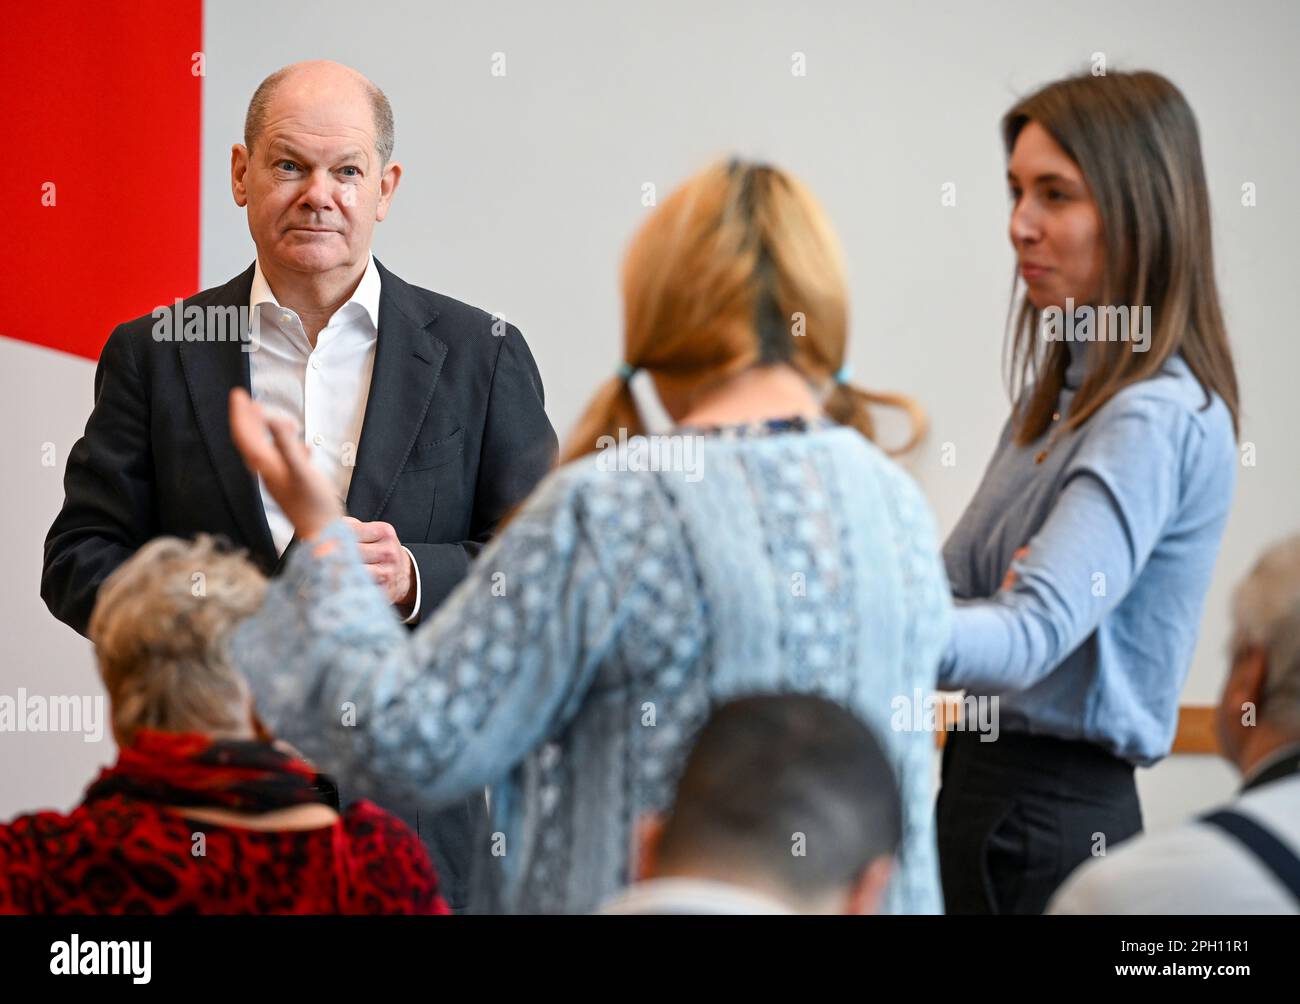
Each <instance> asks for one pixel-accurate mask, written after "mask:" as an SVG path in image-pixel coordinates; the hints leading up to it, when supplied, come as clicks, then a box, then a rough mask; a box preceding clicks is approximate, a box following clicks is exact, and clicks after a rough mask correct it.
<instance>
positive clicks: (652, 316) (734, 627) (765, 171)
mask: <svg viewBox="0 0 1300 1004" xmlns="http://www.w3.org/2000/svg"><path fill="white" fill-rule="evenodd" d="M623 291H624V304H625V326H624V356H623V358H624V362H623V364H622V365H621V366H620V367H619V371H618V374H617V375H616V376H615V377H614V378H612V379H611V380H610V381H608V382H607V383H606V385H605V386H603V387H602V388H601V389H600V391H599V392H598V393H597V394H596V396H595V399H594V400H593V401H592V403H591V405H590V407H589V408H588V409H587V412H586V414H585V415H584V416H583V418H582V419H581V421H580V422H579V423H578V429H577V431H576V432H575V434H574V436H573V439H572V441H571V442H570V443H569V445H568V448H567V450H566V452H565V454H564V458H565V460H566V461H568V462H567V463H566V464H565V465H564V466H562V467H561V468H560V469H559V470H557V471H555V472H553V473H552V474H551V475H550V476H549V477H548V478H547V479H546V480H545V481H544V482H543V483H542V484H541V485H540V486H539V487H538V489H537V491H536V492H535V493H534V495H533V496H532V497H531V498H530V499H529V500H528V502H527V503H526V504H525V505H524V506H523V508H522V509H521V510H520V511H519V512H518V513H517V514H516V515H515V517H514V519H513V520H511V521H510V523H509V525H508V526H507V527H506V529H505V530H504V532H502V533H501V535H500V536H499V537H497V538H496V539H495V540H494V542H493V543H492V544H491V545H489V546H488V547H487V548H486V549H485V550H484V551H483V553H482V554H481V555H480V556H479V557H478V559H477V560H476V561H475V562H474V564H473V566H472V567H471V569H470V573H469V576H468V578H467V579H466V580H465V582H464V583H463V584H462V585H461V586H460V588H458V589H457V590H456V591H455V592H454V593H453V594H452V595H451V597H450V598H449V599H448V600H447V602H446V604H445V605H444V606H443V607H442V608H441V609H440V610H439V612H438V613H437V615H436V616H434V617H433V618H432V619H431V620H429V621H427V622H426V623H425V624H423V625H422V626H421V627H420V628H419V630H417V631H415V632H414V633H413V634H411V635H409V636H408V634H407V633H406V632H405V631H404V630H403V629H402V628H401V626H400V625H399V624H398V622H397V619H396V618H395V617H394V615H393V613H392V611H391V609H390V608H389V606H388V605H387V604H386V603H384V601H383V597H382V594H381V593H380V592H379V591H378V590H377V589H375V587H374V585H373V584H372V583H371V582H370V579H369V577H368V575H367V573H366V571H365V569H364V567H363V566H362V564H361V562H360V561H359V559H358V556H357V550H356V545H355V542H354V540H353V537H352V535H351V534H350V533H349V532H348V529H347V527H346V525H345V524H344V523H343V522H342V520H341V518H340V517H341V516H342V511H341V510H340V508H339V504H338V502H337V499H335V498H334V496H333V494H332V493H331V492H330V491H329V489H328V486H327V485H324V484H323V483H322V482H321V479H320V478H319V476H317V475H316V474H315V473H314V468H313V467H312V465H311V464H310V463H309V462H308V460H307V457H306V452H305V449H304V447H303V444H302V441H301V438H299V437H298V436H297V435H296V433H295V430H294V429H293V428H292V424H291V423H289V424H286V423H285V422H282V421H279V420H277V419H271V420H270V421H269V422H268V420H267V419H266V418H265V417H264V416H263V415H262V414H261V413H260V412H259V410H258V409H257V407H256V406H255V405H254V404H253V403H252V402H250V401H249V400H248V399H247V398H246V397H242V396H240V395H239V394H236V395H235V396H234V399H233V400H232V426H233V433H234V436H235V440H236V442H237V443H238V444H239V446H240V449H241V450H242V451H243V453H244V456H245V458H246V460H247V461H248V463H249V465H250V466H251V467H252V468H253V469H254V470H256V471H257V472H258V473H259V474H260V475H261V476H262V477H263V478H264V479H265V483H266V485H267V487H268V489H269V490H270V491H271V492H272V494H274V495H275V497H276V499H277V500H278V501H279V502H280V504H281V506H282V507H283V509H284V511H285V512H286V513H287V514H289V515H290V517H291V519H292V520H293V522H294V525H295V528H296V530H297V533H298V538H299V540H300V541H302V542H303V543H304V545H305V546H302V547H299V548H298V549H297V550H296V551H295V552H294V554H293V556H292V557H291V558H290V559H289V562H288V564H287V567H286V569H285V570H284V573H283V574H282V575H281V576H280V577H279V578H277V579H276V580H275V581H274V582H273V583H272V584H271V586H270V587H269V590H268V596H267V601H266V603H265V605H264V606H263V608H262V610H261V611H260V612H259V613H258V614H257V615H256V616H255V617H254V618H253V620H252V621H251V622H250V623H248V624H246V625H245V626H244V627H242V628H241V630H240V631H239V633H238V635H237V636H236V638H235V640H234V649H235V652H236V653H237V660H238V662H239V664H240V665H241V666H242V667H243V669H244V670H245V672H246V673H247V674H248V676H249V677H250V679H251V681H252V685H253V689H254V692H255V694H256V696H257V699H258V706H259V708H260V710H261V712H262V714H263V715H264V716H265V717H266V718H267V719H268V720H270V721H273V722H275V723H276V724H277V725H278V727H279V728H280V729H281V730H282V732H283V733H284V734H285V735H286V738H289V739H290V740H291V741H293V742H295V743H297V744H298V745H299V746H300V747H301V748H302V749H303V750H304V752H306V753H307V754H308V755H310V756H314V757H315V758H317V759H318V761H319V762H320V763H321V764H322V766H324V767H327V768H329V769H331V770H332V771H334V772H335V773H336V774H337V775H338V776H339V777H340V783H341V785H342V786H344V787H353V788H357V789H360V790H361V791H367V792H371V793H374V795H375V797H377V798H378V799H379V800H380V801H381V802H382V801H383V794H382V793H383V792H386V791H404V792H411V791H419V792H420V794H421V795H422V797H423V798H424V799H426V800H429V799H432V800H434V801H440V800H443V799H452V798H456V797H459V796H463V795H465V794H467V793H469V792H472V791H474V790H476V789H477V788H480V787H482V786H483V785H491V786H492V788H491V791H492V797H491V813H492V832H491V833H485V834H483V836H482V842H481V844H480V854H481V863H482V864H484V865H485V866H486V867H484V868H483V869H481V870H480V873H479V877H480V878H482V879H485V880H486V886H483V887H480V889H481V892H480V893H479V894H477V895H476V896H475V898H474V901H473V908H474V909H476V910H506V911H528V912H575V911H577V912H582V911H589V910H592V909H594V908H596V907H597V906H598V905H599V903H600V902H601V901H602V900H603V899H604V898H605V897H606V896H608V895H610V894H611V893H613V892H615V891H616V890H617V889H618V888H619V887H620V886H621V885H622V884H624V883H625V882H627V881H628V879H629V862H630V860H631V854H632V842H633V841H632V837H633V833H634V826H635V824H636V822H637V820H638V818H639V817H640V815H641V814H642V813H649V812H658V811H662V810H664V809H666V808H667V807H668V806H669V804H670V802H671V798H672V793H673V782H674V779H675V775H676V773H677V770H678V768H679V766H680V764H681V763H682V761H683V760H684V757H685V753H686V752H687V750H688V749H689V745H690V741H691V739H692V737H693V736H694V734H695V732H696V731H697V730H698V729H699V727H700V726H701V725H702V724H703V722H704V721H705V719H706V717H707V716H708V714H709V711H710V709H711V708H712V707H713V706H714V705H715V704H717V703H719V702H720V701H723V700H726V699H729V698H732V697H735V696H739V695H742V694H745V693H753V692H764V691H766V692H771V691H794V692H810V693H820V694H822V695H825V696H828V697H830V698H832V699H834V700H837V701H839V702H840V703H842V704H843V705H845V706H846V707H848V708H850V709H851V710H853V711H855V712H857V713H858V714H859V715H860V716H861V717H862V718H863V719H864V720H865V721H866V722H867V723H868V724H869V725H872V726H874V727H875V729H876V731H877V733H878V734H879V735H880V737H881V741H882V744H883V745H884V747H885V749H886V750H887V752H888V753H889V755H890V758H891V762H892V763H893V765H894V768H895V770H896V771H897V773H898V777H899V786H900V790H901V792H902V797H903V820H904V837H903V842H902V845H901V850H900V854H899V860H898V862H897V866H896V868H895V869H894V874H893V877H892V879H891V880H890V882H889V888H888V892H887V895H886V901H885V905H886V909H891V910H894V911H900V912H931V911H936V910H938V909H939V907H940V900H939V887H938V874H937V865H936V860H935V857H934V846H933V803H932V800H931V794H932V788H931V779H930V775H931V771H932V759H933V745H932V736H931V735H930V734H929V733H928V732H925V731H920V730H906V729H893V728H891V727H890V723H891V716H892V715H893V714H895V713H896V712H897V710H898V709H897V701H898V699H899V698H902V699H904V700H911V699H912V697H913V695H914V694H918V693H928V692H929V690H930V689H931V688H932V687H933V683H934V673H935V667H936V665H937V663H938V659H939V655H940V653H941V651H942V649H943V646H944V643H945V642H946V640H947V633H948V623H949V616H950V613H951V610H950V600H949V597H948V592H947V585H946V582H945V580H944V576H943V568H942V563H941V560H940V558H939V554H938V546H937V540H936V538H935V534H934V524H933V520H932V517H931V514H930V511H929V507H928V506H927V505H926V503H925V500H924V498H923V497H922V495H921V494H920V492H919V491H918V489H917V488H916V486H915V484H914V483H913V482H912V481H911V479H910V478H908V477H907V476H906V475H905V474H904V473H903V472H902V470H901V469H900V468H898V467H897V466H896V465H895V464H894V463H893V462H892V461H890V460H889V459H888V457H887V456H886V455H885V453H884V452H883V451H882V450H880V449H879V448H877V447H876V446H875V445H873V444H872V442H871V441H870V439H869V438H868V437H869V436H870V434H871V423H870V416H869V413H868V407H869V405H870V403H871V402H872V400H873V399H874V398H873V396H872V395H869V394H867V393H865V392H864V391H861V390H859V389H856V388H854V387H853V386H852V385H851V384H850V383H849V382H848V379H847V371H846V366H845V353H846V349H847V326H848V324H847V307H846V297H845V282H844V274H843V268H842V265H841V262H840V255H839V251H838V248H837V245H836V242H835V239H834V236H833V234H832V233H831V230H830V227H829V225H828V224H827V222H826V220H825V218H824V217H823V215H822V212H821V210H820V208H819V207H818V206H817V204H816V202H815V201H814V200H813V198H812V196H811V195H810V194H809V193H808V192H807V191H806V190H805V189H804V188H803V186H802V185H800V184H799V183H798V182H797V181H795V179H793V178H792V177H790V176H789V175H788V174H785V173H783V172H781V171H778V170H776V169H774V168H771V167H766V166H761V165H751V164H742V163H736V162H733V163H731V164H718V165H716V166H713V167H710V168H708V169H706V170H704V171H702V172H700V173H699V174H697V175H695V176H694V177H692V178H691V179H690V180H689V181H687V182H686V183H685V184H684V185H683V186H682V187H681V188H679V189H678V190H677V191H675V192H674V193H673V194H672V196H671V197H670V198H668V199H667V200H666V201H665V202H664V203H663V205H661V206H660V207H659V208H658V209H657V210H656V211H655V212H654V213H653V214H652V215H651V216H650V218H649V219H648V220H647V221H646V223H645V224H644V226H643V227H642V229H641V230H640V232H639V233H638V234H637V236H636V239H635V240H634V242H633V244H632V246H631V249H630V250H629V252H628V254H627V258H626V263H625V267H624V271H623ZM637 369H644V370H646V371H647V372H648V373H649V375H650V377H651V378H652V379H653V381H654V383H655V386H656V387H657V389H658V392H659V396H660V399H661V401H662V403H663V404H664V407H665V408H666V410H667V411H668V412H669V414H670V415H671V416H672V418H673V419H674V421H675V423H676V428H675V429H674V431H673V434H672V435H671V436H669V437H664V438H653V437H652V438H647V437H641V436H637V435H636V433H638V432H640V431H641V428H642V426H641V419H640V416H639V414H638V413H637V410H636V408H635V405H634V402H633V398H632V394H631V391H630V389H629V387H628V380H629V379H630V377H631V375H632V373H633V372H634V371H635V370H637ZM887 400H889V401H894V402H897V403H900V404H902V403H905V399H902V398H888V399H887ZM910 410H912V411H913V412H914V413H915V412H916V410H915V408H914V407H912V408H911V409H910ZM268 425H269V430H270V432H271V434H272V437H273V442H269V441H268V440H267V438H266V436H267V431H268ZM629 436H630V437H631V438H628V437H629ZM347 706H351V707H352V708H353V709H354V715H353V717H352V719H351V720H350V721H343V722H341V721H340V708H341V707H342V708H346V707H347ZM345 717H346V715H345ZM791 840H792V841H795V844H791V845H783V846H782V847H781V848H779V849H778V848H772V847H767V848H756V849H755V850H756V851H762V852H763V853H777V854H778V855H779V856H785V857H789V858H790V860H791V861H792V865H791V867H790V868H789V869H787V873H788V877H789V881H790V885H791V887H790V889H788V890H783V892H784V893H785V895H787V896H788V897H790V898H792V899H794V900H795V901H799V900H800V899H801V897H802V898H803V900H804V901H807V902H809V903H812V902H816V901H817V900H816V898H815V897H817V896H821V897H822V898H824V897H825V893H826V891H827V890H828V889H833V888H841V889H843V888H849V889H852V890H853V892H851V893H850V894H849V899H850V901H849V902H846V903H843V904H840V905H841V906H842V907H843V908H845V909H850V910H852V909H855V908H857V907H858V906H860V904H861V903H866V902H869V901H870V899H871V898H872V893H871V891H870V887H872V886H873V884H877V883H878V881H879V874H878V873H875V870H873V869H870V868H868V867H867V865H868V862H865V861H852V862H846V861H844V860H842V857H843V856H842V855H839V854H837V853H836V851H837V849H836V848H833V847H829V846H826V847H810V846H809V847H798V846H797V836H796V835H794V834H792V835H791ZM800 851H802V852H803V853H800ZM791 855H793V856H792V857H790V856H791ZM877 887H878V886H877Z"/></svg>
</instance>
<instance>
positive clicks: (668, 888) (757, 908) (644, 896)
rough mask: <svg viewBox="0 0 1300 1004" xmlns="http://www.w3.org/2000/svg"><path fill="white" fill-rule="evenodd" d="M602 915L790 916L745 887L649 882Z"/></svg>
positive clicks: (681, 881) (631, 889)
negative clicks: (710, 914) (698, 914)
mask: <svg viewBox="0 0 1300 1004" xmlns="http://www.w3.org/2000/svg"><path fill="white" fill-rule="evenodd" d="M601 913H620V914H650V913H712V914H755V915H757V914H790V913H793V911H792V910H791V909H790V908H789V907H788V906H786V905H785V904H784V903H781V902H780V901H778V900H776V899H773V898H772V897H770V896H766V895H764V894H762V893H760V892H756V891H754V890H752V889H747V888H745V887H744V886H739V885H734V884H732V883H730V882H715V881H713V880H711V879H695V878H661V879H647V880H646V881H645V882H638V883H637V884H636V885H633V886H630V887H628V888H627V889H626V890H624V891H623V892H622V893H620V894H619V895H617V896H616V897H614V898H613V899H611V900H610V901H609V902H608V903H606V904H605V906H604V907H603V908H602V909H601Z"/></svg>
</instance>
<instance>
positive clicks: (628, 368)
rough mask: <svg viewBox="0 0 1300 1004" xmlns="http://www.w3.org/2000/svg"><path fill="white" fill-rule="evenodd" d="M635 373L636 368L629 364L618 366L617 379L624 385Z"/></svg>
mask: <svg viewBox="0 0 1300 1004" xmlns="http://www.w3.org/2000/svg"><path fill="white" fill-rule="evenodd" d="M635 372H636V367H635V366H633V365H632V364H631V363H619V364H618V378H619V379H620V380H622V381H623V382H624V383H626V382H627V381H629V380H631V379H632V374H633V373H635Z"/></svg>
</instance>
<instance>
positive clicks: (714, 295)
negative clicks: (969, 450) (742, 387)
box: [560, 160, 926, 463]
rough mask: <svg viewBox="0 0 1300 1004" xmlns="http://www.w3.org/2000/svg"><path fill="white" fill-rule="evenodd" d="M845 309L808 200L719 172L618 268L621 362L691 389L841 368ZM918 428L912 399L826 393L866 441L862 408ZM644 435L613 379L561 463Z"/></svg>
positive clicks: (682, 196) (833, 244) (663, 211)
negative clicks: (744, 377)
mask: <svg viewBox="0 0 1300 1004" xmlns="http://www.w3.org/2000/svg"><path fill="white" fill-rule="evenodd" d="M847 301H848V298H847V295H846V291H845V280H844V266H843V262H842V259H841V255H840V250H839V244H838V242H837V241H836V239H835V234H834V233H833V231H832V230H831V227H830V224H829V222H828V221H827V219H826V217H825V215H824V214H823V212H822V210H821V208H820V207H819V206H818V205H817V202H816V200H814V199H813V197H812V195H811V194H810V193H809V192H808V190H807V189H805V188H804V187H803V185H801V184H800V183H799V182H798V181H796V180H795V179H794V178H793V177H791V176H790V175H788V174H786V173H784V172H783V171H779V170H777V169H776V168H774V167H769V166H767V165H761V164H745V163H741V162H739V161H734V160H733V161H731V162H730V163H717V164H714V165H712V166H711V167H708V168H706V169H705V170H703V171H700V172H699V173H698V174H696V175H694V176H693V177H692V178H690V179H689V180H687V181H686V182H685V183H684V184H683V185H681V186H680V187H679V188H677V189H676V190H675V191H674V192H673V193H672V194H671V195H669V196H668V198H667V199H665V200H664V202H663V204H662V205H660V206H659V207H658V208H657V209H656V210H655V211H654V212H653V213H652V214H651V215H650V218H649V219H647V220H646V221H645V223H644V224H643V225H642V227H641V229H640V230H639V231H638V232H637V234H636V236H635V237H634V239H633V241H632V244H631V246H630V247H629V249H628V252H627V255H626V257H625V258H624V261H623V312H624V313H623V339H624V354H623V359H624V362H625V363H627V364H628V365H631V366H633V367H636V368H640V369H646V370H650V371H651V372H658V373H663V374H665V375H670V376H678V377H686V378H688V379H689V380H690V381H691V382H692V383H694V384H697V385H698V386H700V387H707V386H709V385H712V384H715V383H718V382H721V381H722V380H725V379H726V378H727V377H730V376H733V375H735V374H737V373H739V372H740V371H742V370H744V369H747V368H749V367H751V366H754V365H762V364H767V363H788V364H789V365H791V366H793V367H794V368H795V369H797V370H799V372H800V373H802V374H803V375H804V376H805V377H806V378H807V379H809V380H810V381H813V382H818V383H821V382H829V381H831V380H832V379H833V378H834V376H835V374H836V373H837V372H839V371H840V368H841V367H842V366H843V365H844V352H845V343H846V339H847V333H848V302H847ZM872 404H885V405H890V406H894V407H898V408H902V409H904V410H905V411H906V412H907V413H908V415H909V416H910V417H911V420H912V434H911V436H910V437H909V439H908V440H907V442H906V443H905V444H904V445H903V446H902V447H901V448H900V449H899V450H897V451H895V452H902V451H903V450H907V449H910V448H911V447H912V446H913V445H914V444H915V443H916V442H917V441H918V440H919V439H920V438H921V436H923V435H924V433H925V426H926V423H925V416H924V413H923V412H922V411H921V409H920V407H919V406H918V405H917V404H916V403H915V402H913V401H912V400H911V399H910V398H908V397H905V396H903V395H899V394H881V393H872V392H870V391H867V390H863V389H862V388H859V387H854V386H852V385H851V384H849V383H848V382H847V381H837V382H835V383H833V384H831V389H830V392H829V394H828V396H827V397H826V399H825V400H824V401H823V405H822V406H823V408H824V409H825V411H826V413H827V414H828V415H829V416H830V417H831V418H832V419H834V420H835V421H837V422H839V423H840V424H842V425H849V426H852V427H853V428H855V429H857V430H858V431H860V432H861V433H862V434H863V435H865V436H867V437H868V438H872V437H873V436H874V433H875V427H874V424H873V422H872V418H871V412H870V407H869V406H870V405H872ZM620 429H626V430H627V435H629V436H631V435H636V434H637V433H640V432H643V431H644V430H643V428H642V423H641V418H640V416H639V414H638V413H637V408H636V403H635V401H634V399H633V396H632V390H631V387H630V385H629V383H628V381H627V380H626V379H625V378H623V377H621V376H615V377H613V378H611V379H610V380H609V381H607V382H606V383H605V384H604V386H602V387H601V388H600V389H599V390H598V391H597V392H596V395H595V397H594V398H593V399H592V401H591V402H590V404H588V406H587V408H586V410H585V412H584V413H583V415H582V417H581V418H580V419H579V421H578V424H577V426H576V428H575V430H574V433H573V436H572V437H571V439H570V441H569V443H568V445H567V446H566V447H565V449H564V451H563V454H562V456H561V458H560V460H561V463H565V462H568V461H570V460H573V459H575V458H577V457H581V456H584V455H586V454H588V453H591V452H593V451H594V450H595V449H596V442H597V440H598V439H599V438H600V437H601V436H617V434H618V431H619V430H620Z"/></svg>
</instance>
